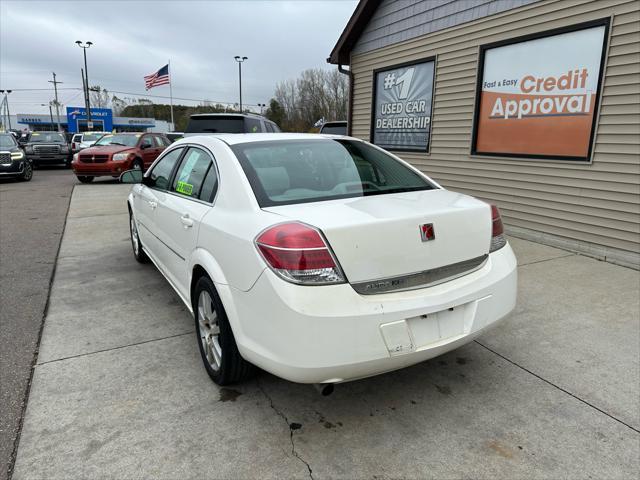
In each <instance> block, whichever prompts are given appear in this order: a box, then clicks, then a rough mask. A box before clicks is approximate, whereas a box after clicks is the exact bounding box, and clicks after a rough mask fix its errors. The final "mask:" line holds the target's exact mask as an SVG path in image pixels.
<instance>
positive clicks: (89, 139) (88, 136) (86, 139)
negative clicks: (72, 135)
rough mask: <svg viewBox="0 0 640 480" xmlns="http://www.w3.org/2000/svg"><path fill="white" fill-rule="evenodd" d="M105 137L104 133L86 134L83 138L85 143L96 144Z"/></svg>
mask: <svg viewBox="0 0 640 480" xmlns="http://www.w3.org/2000/svg"><path fill="white" fill-rule="evenodd" d="M103 135H104V133H85V134H84V135H83V136H82V141H83V142H95V141H96V140H98V139H99V138H100V137H101V136H103Z"/></svg>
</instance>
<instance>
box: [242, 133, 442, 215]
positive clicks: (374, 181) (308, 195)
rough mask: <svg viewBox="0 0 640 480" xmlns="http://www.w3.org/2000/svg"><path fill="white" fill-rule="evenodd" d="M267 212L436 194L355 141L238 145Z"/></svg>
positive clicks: (419, 178) (409, 171) (381, 154)
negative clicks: (294, 206) (420, 192)
mask: <svg viewBox="0 0 640 480" xmlns="http://www.w3.org/2000/svg"><path fill="white" fill-rule="evenodd" d="M231 148H232V150H233V151H234V153H235V154H236V156H237V157H238V159H239V160H240V164H241V165H242V168H243V170H244V172H245V175H246V176H247V178H248V179H249V183H250V184H251V188H252V189H253V192H254V194H255V195H256V198H257V200H258V203H259V204H260V206H261V207H270V206H275V205H289V204H293V203H305V202H317V201H322V200H332V199H336V198H349V197H364V196H368V195H382V194H389V193H400V192H412V191H416V190H431V189H433V188H435V187H434V186H433V185H432V184H431V183H429V182H428V181H427V180H426V179H425V178H424V177H423V176H421V175H419V174H418V173H416V172H415V171H413V170H412V169H410V168H409V167H407V166H406V165H404V164H402V163H401V162H398V161H397V160H395V159H394V158H393V157H391V156H390V155H388V154H386V153H384V152H382V151H380V150H378V149H377V148H375V147H372V146H370V145H367V144H365V143H363V142H358V141H353V140H330V139H321V140H303V141H299V140H282V141H277V142H251V143H241V144H238V145H233V146H232V147H231Z"/></svg>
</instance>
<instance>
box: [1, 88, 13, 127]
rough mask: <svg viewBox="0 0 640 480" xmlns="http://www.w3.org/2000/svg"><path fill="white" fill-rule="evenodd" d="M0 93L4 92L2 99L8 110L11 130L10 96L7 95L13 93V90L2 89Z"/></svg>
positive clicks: (8, 122) (5, 109)
mask: <svg viewBox="0 0 640 480" xmlns="http://www.w3.org/2000/svg"><path fill="white" fill-rule="evenodd" d="M0 93H3V94H4V98H3V99H2V106H4V111H5V112H6V115H7V116H6V119H7V124H8V125H9V130H11V113H9V98H8V96H7V95H9V94H10V93H11V90H0Z"/></svg>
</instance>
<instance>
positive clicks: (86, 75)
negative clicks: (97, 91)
mask: <svg viewBox="0 0 640 480" xmlns="http://www.w3.org/2000/svg"><path fill="white" fill-rule="evenodd" d="M76 44H77V45H78V46H79V47H80V48H81V49H82V52H83V53H84V78H85V82H86V85H85V87H84V103H85V105H86V108H87V124H89V123H90V122H91V102H90V101H89V70H87V49H88V48H89V47H91V45H93V42H85V43H82V42H81V41H80V40H76Z"/></svg>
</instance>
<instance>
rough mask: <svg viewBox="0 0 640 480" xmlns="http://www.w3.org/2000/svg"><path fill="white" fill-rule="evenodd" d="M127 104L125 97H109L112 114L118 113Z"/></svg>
mask: <svg viewBox="0 0 640 480" xmlns="http://www.w3.org/2000/svg"><path fill="white" fill-rule="evenodd" d="M127 105H129V102H128V101H127V99H123V98H119V97H117V96H115V95H114V96H113V97H111V109H112V110H113V114H114V115H120V114H121V113H122V111H123V110H124V109H125V108H126V107H127Z"/></svg>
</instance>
